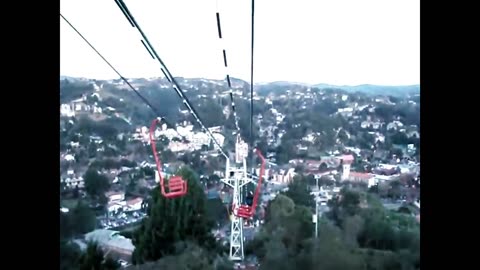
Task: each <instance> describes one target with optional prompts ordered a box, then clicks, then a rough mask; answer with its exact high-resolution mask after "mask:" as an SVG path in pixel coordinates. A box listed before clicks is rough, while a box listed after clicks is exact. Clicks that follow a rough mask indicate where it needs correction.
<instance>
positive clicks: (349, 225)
mask: <svg viewBox="0 0 480 270" xmlns="http://www.w3.org/2000/svg"><path fill="white" fill-rule="evenodd" d="M342 227H343V232H344V237H345V243H346V245H347V246H349V247H357V246H358V242H357V238H358V236H359V235H360V232H361V231H362V229H363V218H362V217H361V216H359V215H355V216H349V217H347V218H346V219H345V220H344V221H343V226H342Z"/></svg>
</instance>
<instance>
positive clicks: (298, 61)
mask: <svg viewBox="0 0 480 270" xmlns="http://www.w3.org/2000/svg"><path fill="white" fill-rule="evenodd" d="M217 1H218V7H219V9H220V15H221V22H222V34H223V36H224V39H225V43H224V44H222V43H220V41H219V39H218V34H217V27H216V19H215V12H216V8H217ZM125 3H126V4H127V6H128V7H129V9H130V11H131V13H132V15H133V16H134V17H135V19H136V20H137V22H138V23H139V24H140V26H141V27H142V29H143V31H144V32H145V34H146V35H147V37H148V38H149V40H150V42H151V43H152V45H153V47H154V48H155V49H156V50H157V52H158V54H159V55H160V57H161V58H162V60H163V61H164V62H165V64H166V65H167V67H168V68H169V69H170V71H171V72H172V74H173V75H174V76H177V77H204V78H210V79H222V78H224V77H225V74H226V71H225V69H224V67H223V58H222V54H221V47H223V45H225V46H226V49H227V57H228V62H229V63H228V64H229V68H230V75H231V76H233V77H237V78H241V79H244V80H246V81H250V27H251V24H250V20H251V17H250V12H251V11H250V6H251V1H250V0H136V1H134V0H125ZM60 5H61V7H60V11H61V13H62V15H63V16H65V17H66V18H67V19H68V20H69V21H70V22H71V23H72V24H73V25H74V26H75V27H76V28H77V29H78V30H79V31H80V33H82V34H83V35H84V36H85V37H86V38H87V39H88V40H89V41H90V42H91V43H92V44H93V45H94V46H95V47H96V48H97V50H99V51H100V52H101V53H102V54H103V55H104V56H105V57H106V58H107V60H109V61H110V62H111V63H112V64H113V66H115V67H116V68H117V69H118V70H119V71H120V73H122V75H123V76H125V77H127V78H140V77H145V78H149V77H161V76H163V74H162V73H161V71H160V68H159V64H158V62H157V61H156V60H153V59H152V58H151V57H150V56H149V55H148V53H147V51H146V50H145V48H143V45H142V44H141V42H140V39H141V37H140V34H139V33H138V31H137V30H136V29H135V28H133V27H131V26H130V24H129V23H128V21H127V20H126V18H125V17H124V15H123V14H122V12H121V11H120V9H119V8H118V7H117V5H116V4H115V2H114V1H113V0H61V2H60ZM60 20H61V22H60V42H61V44H60V70H61V75H67V76H75V77H87V78H97V79H113V78H118V76H117V75H116V74H115V73H114V72H113V71H112V70H111V69H110V67H108V66H107V65H106V64H105V63H104V62H103V61H102V60H101V59H100V57H99V56H98V55H97V54H96V53H95V52H94V51H93V50H92V49H91V48H90V47H88V45H87V44H86V43H85V42H84V41H83V40H82V39H81V38H80V37H79V36H78V35H77V34H76V33H75V32H74V31H73V30H72V29H71V28H70V27H69V26H68V25H67V24H66V23H65V22H64V21H63V19H61V18H60ZM254 55H255V59H254V62H255V67H254V69H255V70H254V81H255V82H270V81H294V82H304V83H329V84H336V85H358V84H380V85H409V84H419V83H420V1H419V0H362V1H359V0H257V1H255V51H254Z"/></svg>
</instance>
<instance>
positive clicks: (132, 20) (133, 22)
mask: <svg viewBox="0 0 480 270" xmlns="http://www.w3.org/2000/svg"><path fill="white" fill-rule="evenodd" d="M115 2H116V3H117V5H118V7H119V8H120V10H121V11H122V13H123V14H124V15H125V17H126V19H127V20H128V22H129V23H130V25H132V27H134V28H136V29H137V30H138V31H139V33H140V35H141V36H142V38H143V40H141V42H142V44H143V45H144V47H145V49H146V50H147V51H148V53H149V54H150V56H151V57H152V58H153V59H155V58H156V60H158V62H159V63H160V65H161V68H160V70H161V71H162V73H163V75H165V78H166V79H167V80H168V81H169V82H170V83H171V84H172V86H173V89H174V90H175V91H176V93H177V94H178V95H179V97H180V98H181V99H182V102H183V103H184V104H185V106H186V107H187V109H188V110H189V111H190V113H191V114H192V115H193V117H194V118H195V120H196V121H197V123H198V124H199V125H200V126H201V128H202V129H203V130H204V131H205V132H206V133H207V134H208V136H209V137H210V139H211V140H212V141H213V143H214V144H215V145H216V146H217V147H218V151H219V152H220V153H221V154H222V155H223V156H224V157H225V158H226V159H228V156H227V154H226V153H225V151H224V150H223V148H222V146H221V145H220V144H219V143H218V141H217V140H216V139H215V137H214V136H213V134H212V132H211V131H210V130H209V129H207V128H206V127H205V125H204V124H203V122H202V120H201V119H200V116H199V115H198V113H197V111H196V110H195V108H194V107H193V106H192V104H191V102H190V101H189V100H188V98H187V96H186V95H185V93H184V92H183V90H182V89H181V87H180V85H179V84H178V83H177V81H176V80H175V78H174V77H173V75H172V74H171V73H170V71H169V70H168V68H167V66H166V65H165V63H164V62H163V61H162V59H161V58H160V56H159V55H158V54H157V52H156V51H155V49H154V48H153V46H152V45H151V43H150V41H149V40H148V38H147V36H146V35H145V33H144V32H143V31H142V29H141V27H140V26H139V24H138V23H137V21H136V20H135V18H134V17H133V16H132V14H131V12H130V10H129V9H128V7H127V5H126V4H125V2H124V1H123V0H115Z"/></svg>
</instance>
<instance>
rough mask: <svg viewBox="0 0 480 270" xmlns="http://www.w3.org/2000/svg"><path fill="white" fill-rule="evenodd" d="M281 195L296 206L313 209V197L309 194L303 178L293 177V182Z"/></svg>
mask: <svg viewBox="0 0 480 270" xmlns="http://www.w3.org/2000/svg"><path fill="white" fill-rule="evenodd" d="M283 194H284V195H285V196H287V197H289V198H291V199H292V200H293V201H294V202H295V204H296V205H303V206H306V207H312V208H313V207H315V201H314V200H313V195H311V194H310V188H309V187H308V185H307V182H306V180H305V178H304V177H303V176H295V177H294V178H293V181H292V182H291V183H290V184H289V185H288V191H286V192H284V193H283Z"/></svg>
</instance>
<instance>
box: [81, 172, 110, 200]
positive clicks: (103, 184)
mask: <svg viewBox="0 0 480 270" xmlns="http://www.w3.org/2000/svg"><path fill="white" fill-rule="evenodd" d="M83 179H84V181H85V191H86V192H87V194H88V195H90V196H91V197H92V198H97V199H98V198H99V197H100V196H104V194H105V192H107V191H108V189H109V188H110V180H108V178H107V177H106V176H105V175H102V174H99V173H98V172H97V171H96V170H94V169H91V168H89V169H88V170H87V172H86V173H85V175H84V176H83Z"/></svg>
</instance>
